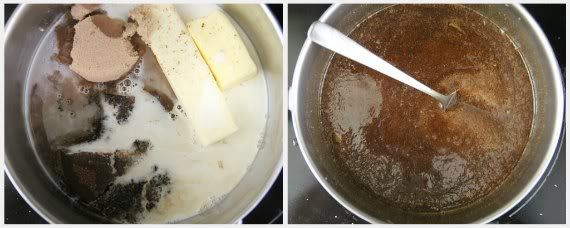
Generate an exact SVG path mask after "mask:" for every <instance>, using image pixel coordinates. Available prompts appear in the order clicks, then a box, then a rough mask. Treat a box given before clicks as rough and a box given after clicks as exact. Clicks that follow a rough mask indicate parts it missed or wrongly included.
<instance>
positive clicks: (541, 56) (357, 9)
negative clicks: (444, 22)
mask: <svg viewBox="0 0 570 228" xmlns="http://www.w3.org/2000/svg"><path fill="white" fill-rule="evenodd" d="M466 6H467V7H469V8H471V9H473V10H475V11H476V12H478V13H480V14H481V15H483V16H485V17H487V18H488V19H490V20H491V21H493V22H494V23H495V24H497V25H498V26H499V27H500V28H501V29H502V30H504V31H505V33H506V34H507V35H508V36H509V37H510V38H511V39H512V41H513V42H514V43H515V45H516V46H517V47H518V50H519V51H520V53H521V54H522V56H523V58H524V61H525V63H526V64H527V67H528V69H529V71H530V75H531V81H532V85H533V90H534V91H533V93H534V100H535V107H534V108H535V110H534V119H533V129H532V133H531V136H530V139H529V142H528V144H527V146H526V149H525V151H524V152H523V155H522V157H521V159H520V161H519V163H518V165H517V166H516V167H515V168H514V170H513V171H512V173H511V175H510V176H509V177H508V178H507V179H506V180H505V182H504V183H503V184H502V185H501V186H500V187H498V188H497V189H496V190H495V191H493V192H492V193H490V194H489V195H487V196H486V197H484V198H482V199H479V200H478V201H476V202H475V203H473V204H471V205H468V206H466V207H464V208H461V209H456V210H454V211H450V212H446V213H437V214H435V213H412V212H406V211H402V210H400V209H398V208H395V207H394V206H390V205H387V204H384V203H382V202H379V200H377V199H375V196H374V195H373V194H371V193H370V192H368V191H366V190H365V189H364V188H362V187H361V186H359V185H358V184H357V183H355V182H354V181H353V180H351V179H350V178H347V177H346V175H341V173H340V172H342V170H343V169H340V168H339V167H338V166H337V164H335V162H333V158H332V157H331V156H332V155H331V154H330V153H329V151H330V149H329V148H330V147H331V145H328V144H327V142H329V140H324V139H323V136H322V131H323V129H322V125H321V123H320V110H319V108H320V104H319V102H320V101H319V98H320V97H321V96H320V91H321V86H322V82H323V79H324V75H325V72H326V69H327V64H328V62H329V61H330V59H331V58H332V56H333V53H332V52H331V51H328V50H326V49H324V48H322V47H320V46H319V45H317V44H314V43H311V41H310V40H306V41H305V43H304V45H303V48H302V49H301V52H300V54H299V58H298V60H297V64H296V67H295V72H294V76H293V83H292V87H291V89H290V94H289V109H290V110H291V112H292V118H293V125H294V128H295V134H296V137H297V139H298V142H299V145H300V148H301V151H302V153H303V155H304V157H305V160H306V162H307V163H308V165H309V167H310V169H311V171H312V172H313V174H314V175H315V176H316V178H317V179H318V181H319V182H320V183H321V185H322V186H323V187H324V188H325V189H326V190H327V191H328V192H329V193H330V194H331V195H332V196H333V197H334V198H335V199H336V200H337V201H338V202H340V203H341V204H342V205H343V206H344V207H346V208H347V209H349V210H350V211H352V212H353V213H355V214H356V215H358V216H360V217H362V218H363V219H365V220H367V221H369V222H373V223H486V222H489V221H492V220H494V219H495V218H497V217H499V216H500V215H502V214H503V213H505V212H507V211H508V210H509V209H511V208H512V207H513V206H515V205H516V204H517V203H518V202H520V201H521V199H522V198H524V197H525V195H527V194H528V193H529V192H530V190H531V189H532V188H533V187H534V186H535V185H536V184H537V182H538V180H539V179H540V177H541V176H542V175H543V174H544V173H545V170H546V168H547V166H548V164H549V162H550V160H551V159H552V157H553V154H554V153H555V150H556V147H557V143H558V141H559V139H560V134H561V129H562V127H563V126H562V123H563V113H564V95H563V88H562V82H561V74H560V69H559V67H558V64H557V62H556V58H555V56H554V54H553V52H552V48H551V47H550V44H549V43H548V40H547V39H546V36H545V35H544V34H543V32H542V30H541V29H540V27H539V26H538V24H537V23H536V22H535V20H534V19H533V18H532V17H531V16H530V15H529V13H528V12H527V11H526V10H525V9H524V8H523V7H522V6H521V5H498V4H497V5H466ZM385 7H387V5H339V4H337V5H333V6H331V7H330V8H329V9H328V10H327V11H326V12H325V13H324V14H323V15H322V16H321V18H320V19H319V21H321V22H324V23H327V24H329V25H331V26H333V27H334V28H336V29H338V30H339V31H341V32H343V33H344V34H348V33H349V32H350V31H352V30H353V29H354V28H355V27H356V26H357V24H359V23H360V22H362V21H363V20H364V19H366V18H367V17H369V16H370V15H372V14H373V13H375V12H378V11H379V10H382V9H383V8H385Z"/></svg>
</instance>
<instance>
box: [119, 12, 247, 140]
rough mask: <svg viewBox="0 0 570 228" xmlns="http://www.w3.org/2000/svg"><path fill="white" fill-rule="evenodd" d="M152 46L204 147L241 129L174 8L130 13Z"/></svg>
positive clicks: (144, 39)
mask: <svg viewBox="0 0 570 228" xmlns="http://www.w3.org/2000/svg"><path fill="white" fill-rule="evenodd" d="M129 17H131V18H132V19H133V20H135V21H136V22H137V24H138V28H137V33H138V34H139V35H140V36H141V38H142V40H143V41H144V42H145V43H146V44H147V45H148V46H149V47H150V49H151V50H152V52H153V53H154V55H155V56H156V59H157V61H158V63H159V65H160V67H161V68H162V71H163V72H164V74H165V75H166V78H167V79H168V82H169V83H170V86H171V87H172V90H173V91H174V93H175V94H176V97H177V98H178V101H179V102H180V103H181V104H182V106H183V108H184V111H185V112H186V113H187V114H188V117H189V118H190V123H189V124H191V126H192V127H193V129H194V131H195V132H196V135H197V138H198V141H199V142H200V143H201V144H202V145H205V146H207V145H209V144H211V143H214V142H217V141H219V140H221V139H223V138H225V137H227V136H229V135H231V134H232V133H234V132H236V131H237V129H238V127H237V125H236V124H235V122H234V120H233V118H232V115H231V113H230V110H229V108H228V105H227V103H226V101H225V97H224V95H223V94H222V93H221V91H220V89H219V88H218V86H217V85H216V82H215V80H214V77H213V76H212V73H211V72H210V70H209V68H208V65H207V64H206V62H205V61H204V59H203V58H202V56H201V55H200V52H199V51H198V49H197V48H196V45H195V44H194V41H193V40H192V37H191V36H190V34H189V33H188V32H187V29H186V27H185V25H184V22H183V21H182V19H181V18H180V15H178V13H177V12H176V9H175V8H174V6H173V5H141V6H138V7H136V8H134V9H133V10H131V12H129Z"/></svg>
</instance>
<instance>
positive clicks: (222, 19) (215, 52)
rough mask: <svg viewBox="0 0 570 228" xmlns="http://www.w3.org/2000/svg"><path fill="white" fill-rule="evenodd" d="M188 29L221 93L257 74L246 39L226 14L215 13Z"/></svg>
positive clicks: (190, 25)
mask: <svg viewBox="0 0 570 228" xmlns="http://www.w3.org/2000/svg"><path fill="white" fill-rule="evenodd" d="M187 26H188V30H189V31H190V34H191V35H192V38H194V41H195V42H196V45H197V46H198V49H199V50H200V52H201V53H202V56H203V57H204V59H205V60H206V62H207V63H208V65H209V66H210V69H211V70H212V73H214V77H216V81H217V82H218V85H219V86H220V88H221V89H222V90H225V89H228V88H231V87H232V86H235V85H236V84H239V83H241V82H243V81H246V80H248V79H251V78H253V77H254V76H255V75H257V67H256V65H255V63H254V62H253V59H252V58H251V56H250V55H249V53H248V51H247V48H246V46H245V44H244V43H243V40H242V39H241V37H240V36H239V34H238V32H237V31H236V28H234V26H233V24H232V22H231V21H230V19H229V18H228V17H227V16H226V15H225V14H224V13H223V12H221V11H219V10H214V11H213V12H212V13H210V14H208V15H207V16H206V17H202V18H198V19H195V20H193V21H191V22H190V23H188V24H187Z"/></svg>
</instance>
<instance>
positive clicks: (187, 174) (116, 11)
mask: <svg viewBox="0 0 570 228" xmlns="http://www.w3.org/2000/svg"><path fill="white" fill-rule="evenodd" d="M133 6H134V5H110V6H109V5H105V6H104V7H103V8H104V9H105V10H106V11H107V12H108V14H109V16H111V17H115V18H122V19H126V15H127V13H128V10H129V9H130V8H132V7H133ZM215 8H217V6H212V5H200V6H199V7H193V6H185V7H178V11H179V13H180V14H181V16H182V17H183V18H184V19H185V20H189V19H190V18H193V17H195V16H194V15H195V14H192V12H201V13H203V11H199V10H198V9H204V11H207V10H211V9H215ZM196 10H198V11H196ZM200 16H203V15H200ZM238 32H240V35H241V36H242V38H243V39H244V41H245V43H246V46H247V47H248V49H249V52H250V54H251V55H252V57H253V59H254V61H255V62H256V64H257V67H258V69H259V75H258V76H257V77H255V78H254V79H251V80H248V81H246V82H244V83H242V84H241V85H238V86H236V87H233V88H231V89H230V90H226V91H223V93H224V95H225V96H226V100H227V102H228V105H229V107H230V111H231V113H232V115H233V117H234V119H235V121H236V123H237V125H238V127H239V130H238V131H237V132H236V133H234V134H233V135H231V136H229V137H227V138H225V139H224V140H222V141H220V142H218V143H216V144H212V145H210V146H208V147H202V146H201V145H200V144H199V143H198V142H197V141H196V140H195V136H194V135H193V131H192V129H189V128H188V127H187V126H188V125H187V124H185V123H184V122H183V121H185V117H184V114H183V113H180V112H179V110H178V109H177V108H176V107H177V105H178V104H176V103H175V105H174V109H173V111H172V112H173V113H175V114H177V115H178V117H177V118H175V120H173V119H172V118H171V114H170V113H168V112H166V111H165V110H164V108H163V107H162V106H161V105H160V103H159V101H158V100H157V99H156V98H155V97H154V96H152V95H150V94H148V93H147V92H145V91H143V90H142V86H143V83H142V81H140V80H141V78H144V77H153V75H152V71H147V70H142V71H141V72H140V73H139V74H140V77H141V78H139V79H133V78H131V81H132V82H134V83H136V84H137V86H134V87H132V88H131V89H130V90H128V91H127V92H126V94H127V95H131V96H134V97H135V103H134V107H133V110H132V112H131V115H130V117H129V118H128V120H127V121H126V122H125V123H122V124H117V121H116V119H115V117H114V116H112V114H113V112H115V110H114V108H113V106H111V105H109V104H108V103H106V102H104V101H103V102H102V103H103V110H104V113H105V116H107V118H106V119H105V120H104V122H103V126H104V128H105V131H104V133H103V135H102V136H101V137H100V138H99V139H98V140H96V141H93V142H90V143H84V144H79V145H75V146H72V147H70V148H69V149H70V151H71V152H79V151H95V152H97V151H101V152H103V151H115V150H117V149H129V148H131V145H132V143H133V142H134V141H135V140H136V139H146V140H149V141H150V143H151V147H150V149H149V150H148V151H147V152H146V155H145V156H144V157H143V159H142V160H141V161H140V162H138V163H136V164H135V165H134V166H133V167H131V168H129V169H128V170H127V172H126V174H125V175H124V176H121V177H119V178H118V179H117V181H116V182H118V183H121V182H123V183H126V182H129V181H131V179H134V180H135V181H136V180H141V179H142V178H148V177H149V175H150V174H151V171H152V167H153V166H154V165H157V166H158V167H159V169H160V170H165V171H166V172H167V173H168V174H169V176H170V179H171V193H170V194H167V195H165V196H164V197H163V198H162V199H161V200H160V202H159V204H158V205H157V207H156V208H155V209H153V210H152V211H151V212H150V213H148V214H146V215H145V218H144V220H142V221H141V222H145V223H161V222H175V221H177V220H181V219H186V218H189V217H191V216H193V215H196V214H198V213H200V212H201V211H203V210H205V209H207V208H209V207H211V206H213V205H215V204H216V202H217V201H218V200H220V199H222V198H223V197H224V196H225V195H226V194H228V193H229V192H230V191H231V190H232V189H233V188H234V187H235V186H236V185H237V184H238V182H239V181H240V180H241V178H242V177H243V176H244V174H245V173H246V172H247V170H248V167H249V166H250V165H251V163H252V161H253V160H254V158H255V156H256V154H257V151H258V145H259V142H260V141H262V140H263V138H262V137H263V134H264V132H263V131H264V128H265V123H266V113H267V91H266V84H265V77H264V74H263V70H262V68H261V65H260V63H259V59H258V57H257V55H256V52H255V50H254V49H253V45H252V44H251V42H250V41H249V40H247V36H245V34H244V33H243V31H242V30H241V29H239V28H238ZM149 52H151V50H150V49H147V54H148V53H149ZM146 59H147V57H146V56H145V60H143V62H142V64H143V66H141V68H140V69H144V64H145V62H148V61H146ZM182 109H184V108H182ZM186 121H187V120H186Z"/></svg>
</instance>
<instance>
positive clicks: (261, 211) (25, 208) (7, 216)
mask: <svg viewBox="0 0 570 228" xmlns="http://www.w3.org/2000/svg"><path fill="white" fill-rule="evenodd" d="M16 6H17V5H15V4H6V5H5V6H4V7H5V8H4V9H5V13H4V23H6V22H7V21H8V18H9V17H10V15H11V14H12V12H13V11H14V9H15V8H16ZM267 6H268V7H269V9H270V10H271V12H272V13H273V14H274V15H275V18H276V19H277V21H278V22H279V24H280V25H281V27H283V5H282V4H268V5H267ZM4 186H5V189H4V199H5V204H4V223H5V224H45V223H47V222H46V221H45V220H44V219H43V218H42V217H40V215H38V214H37V213H36V212H35V211H34V210H33V209H32V208H31V207H30V206H29V205H28V204H27V203H26V201H24V199H22V197H21V196H20V194H19V193H18V191H16V189H15V188H14V186H13V185H12V182H10V179H9V178H8V176H7V175H6V174H4ZM243 223H252V224H267V223H272V224H282V223H283V171H281V173H279V177H278V178H277V179H276V180H275V183H273V186H272V187H271V189H270V190H269V192H268V193H267V195H265V197H264V198H263V200H262V201H261V202H260V203H259V204H258V205H257V207H256V208H255V209H253V211H252V212H251V213H249V215H247V216H246V217H245V218H244V219H243Z"/></svg>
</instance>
